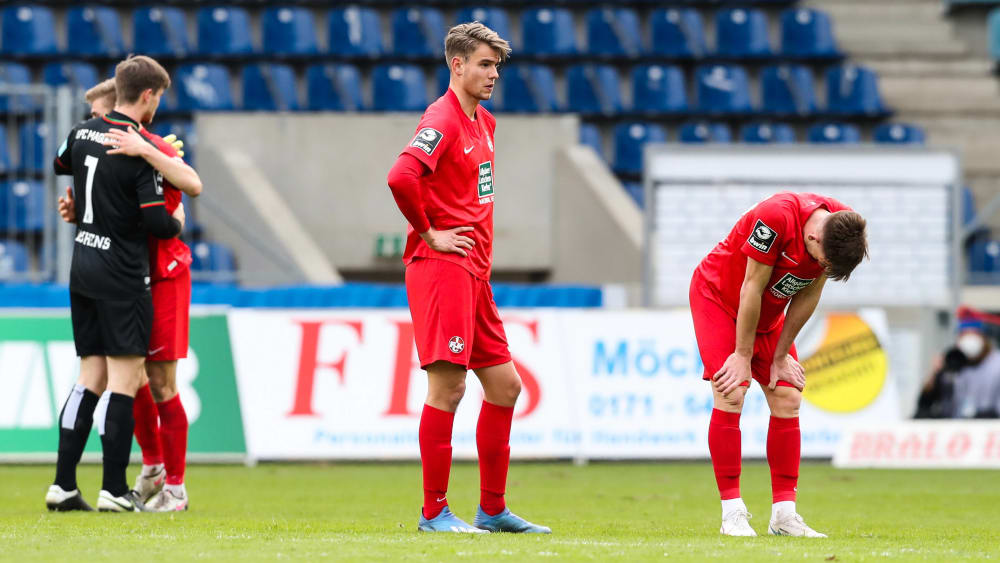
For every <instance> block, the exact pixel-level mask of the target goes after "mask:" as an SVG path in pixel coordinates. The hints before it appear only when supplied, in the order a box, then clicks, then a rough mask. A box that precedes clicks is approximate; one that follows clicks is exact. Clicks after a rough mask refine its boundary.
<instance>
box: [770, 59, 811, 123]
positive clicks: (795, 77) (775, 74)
mask: <svg viewBox="0 0 1000 563" xmlns="http://www.w3.org/2000/svg"><path fill="white" fill-rule="evenodd" d="M760 82H761V111H763V113H765V114H769V115H774V116H789V115H795V116H810V115H813V114H815V113H816V92H815V91H814V90H813V74H812V71H811V70H810V69H809V67H806V66H802V65H780V66H769V67H765V68H764V70H763V71H762V72H761V79H760Z"/></svg>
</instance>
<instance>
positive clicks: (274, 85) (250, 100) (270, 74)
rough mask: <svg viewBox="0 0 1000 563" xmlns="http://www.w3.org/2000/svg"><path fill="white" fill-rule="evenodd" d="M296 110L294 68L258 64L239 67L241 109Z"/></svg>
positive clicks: (296, 91)
mask: <svg viewBox="0 0 1000 563" xmlns="http://www.w3.org/2000/svg"><path fill="white" fill-rule="evenodd" d="M298 109H299V96H298V85H297V84H296V81H295V71H294V70H292V67H290V66H288V65H284V64H275V63H262V64H252V65H247V66H245V67H243V110H244V111H295V110H298Z"/></svg>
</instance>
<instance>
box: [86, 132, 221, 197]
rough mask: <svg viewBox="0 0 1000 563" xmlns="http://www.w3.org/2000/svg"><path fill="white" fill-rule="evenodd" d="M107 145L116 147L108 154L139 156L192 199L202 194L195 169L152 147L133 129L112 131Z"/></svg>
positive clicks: (106, 142)
mask: <svg viewBox="0 0 1000 563" xmlns="http://www.w3.org/2000/svg"><path fill="white" fill-rule="evenodd" d="M104 144H105V145H108V146H110V147H114V148H112V149H109V150H108V154H124V155H127V156H138V157H141V158H142V159H143V160H145V161H146V162H148V163H149V165H150V166H152V167H153V168H155V169H157V170H158V171H159V172H160V173H161V174H163V177H164V178H165V179H166V180H167V181H168V182H170V183H171V184H172V185H173V186H174V187H176V188H177V189H178V190H180V191H182V192H184V193H186V194H187V195H189V196H191V197H197V196H198V195H199V194H201V188H202V186H201V177H199V176H198V173H197V172H195V170H194V168H191V167H190V166H188V165H187V164H186V163H185V162H184V161H183V160H181V159H178V158H172V157H169V156H167V155H166V154H164V153H163V152H162V151H160V150H159V149H157V148H156V147H155V146H153V145H151V144H150V143H149V142H148V141H147V140H145V139H143V138H142V135H140V134H139V132H138V131H136V130H135V129H132V128H131V127H129V128H128V130H123V129H112V130H111V131H110V132H109V133H108V135H107V140H106V141H105V142H104Z"/></svg>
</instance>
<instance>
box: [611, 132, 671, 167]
mask: <svg viewBox="0 0 1000 563" xmlns="http://www.w3.org/2000/svg"><path fill="white" fill-rule="evenodd" d="M614 139H615V161H614V169H615V171H616V172H620V173H623V174H631V175H637V174H639V173H641V172H642V147H644V146H645V145H646V144H647V143H662V142H665V141H666V140H667V132H666V131H665V130H664V129H663V127H660V126H659V125H656V124H652V123H641V122H625V123H620V124H618V125H616V126H615V130H614Z"/></svg>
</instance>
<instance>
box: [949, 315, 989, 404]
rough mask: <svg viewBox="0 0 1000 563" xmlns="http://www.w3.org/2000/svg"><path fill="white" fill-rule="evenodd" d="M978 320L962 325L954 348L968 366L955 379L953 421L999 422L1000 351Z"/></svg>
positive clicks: (967, 321) (963, 322) (961, 323)
mask: <svg viewBox="0 0 1000 563" xmlns="http://www.w3.org/2000/svg"><path fill="white" fill-rule="evenodd" d="M983 328H984V327H983V323H982V321H979V320H966V321H962V322H960V323H959V332H958V339H957V340H956V342H955V347H956V348H958V349H959V350H960V351H961V352H962V354H963V355H964V356H965V357H966V359H967V360H968V364H967V365H966V366H965V367H963V368H961V369H960V370H959V371H958V374H957V376H956V377H955V383H954V385H955V391H954V401H953V411H952V417H953V418H997V417H998V416H1000V414H998V411H1000V351H997V349H996V347H995V346H994V345H993V342H992V340H991V339H990V338H989V337H987V335H986V334H985V333H984V330H983Z"/></svg>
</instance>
